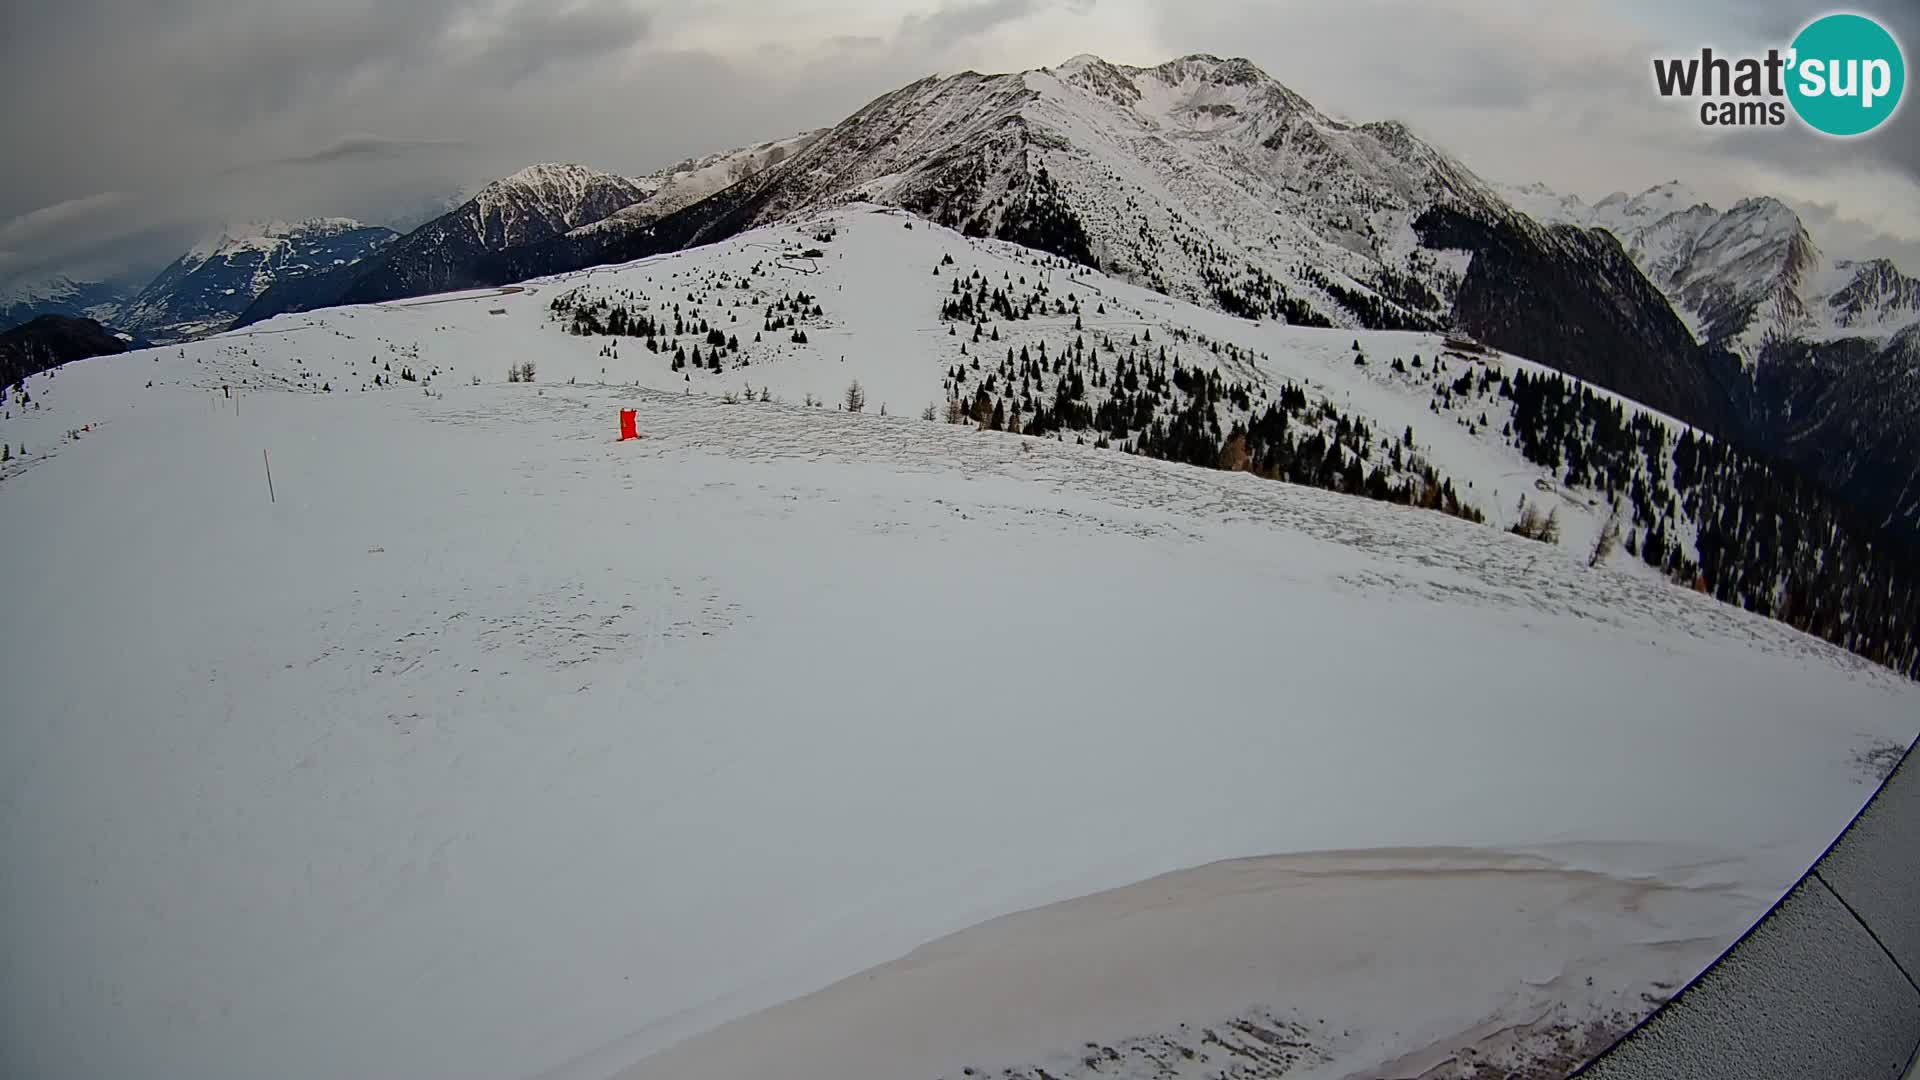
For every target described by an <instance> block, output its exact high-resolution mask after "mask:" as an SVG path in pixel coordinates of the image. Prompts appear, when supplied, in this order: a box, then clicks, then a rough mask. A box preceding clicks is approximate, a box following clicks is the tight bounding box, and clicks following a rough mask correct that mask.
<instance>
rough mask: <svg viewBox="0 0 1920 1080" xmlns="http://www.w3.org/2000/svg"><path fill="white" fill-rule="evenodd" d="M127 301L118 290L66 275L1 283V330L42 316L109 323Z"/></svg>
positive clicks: (116, 287)
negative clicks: (58, 316) (68, 317)
mask: <svg viewBox="0 0 1920 1080" xmlns="http://www.w3.org/2000/svg"><path fill="white" fill-rule="evenodd" d="M126 299H127V296H126V293H125V292H124V291H123V290H122V289H120V288H119V287H118V286H115V285H112V284H109V283H107V282H101V281H75V280H74V279H73V278H71V277H68V276H67V275H65V274H47V275H42V276H37V277H23V278H16V279H14V280H12V281H8V282H4V283H0V330H5V329H7V328H9V327H13V326H18V325H20V324H22V323H27V322H31V321H32V320H34V319H36V318H38V317H39V316H41V315H70V316H75V317H81V318H90V319H98V320H100V321H102V322H109V321H111V320H112V319H113V317H114V315H115V314H117V313H118V310H119V307H120V305H121V304H123V303H125V302H126Z"/></svg>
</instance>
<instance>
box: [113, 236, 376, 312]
mask: <svg viewBox="0 0 1920 1080" xmlns="http://www.w3.org/2000/svg"><path fill="white" fill-rule="evenodd" d="M393 238H394V234H393V232H392V231H390V230H388V229H382V228H379V227H377V226H370V225H363V224H361V223H360V222H357V221H354V220H351V219H349V218H315V219H313V220H309V221H299V222H284V221H275V222H266V223H256V224H249V225H244V226H228V227H227V228H226V229H224V230H222V231H221V232H219V233H218V234H216V235H213V236H210V237H208V238H207V239H206V240H204V241H203V242H201V243H199V244H197V245H195V246H194V247H193V249H192V250H190V251H188V252H187V253H186V254H184V255H182V256H180V258H178V259H176V260H174V262H173V263H172V264H171V265H169V266H168V267H167V268H166V269H164V270H162V271H161V272H160V274H159V275H158V276H157V277H155V278H154V279H153V281H152V282H151V283H149V284H148V285H147V287H146V288H144V289H142V290H141V291H140V295H138V296H137V297H135V298H134V299H133V300H131V301H130V302H128V303H127V305H126V306H125V307H124V308H122V309H121V311H120V313H119V321H120V324H121V325H124V326H125V327H126V328H127V329H129V330H133V331H136V332H138V333H140V334H142V335H144V336H146V337H148V338H150V339H153V340H158V341H173V340H180V339H184V338H190V337H197V336H200V335H203V334H208V333H213V332H217V331H220V330H224V329H226V328H227V327H228V326H230V325H232V324H233V321H234V319H235V318H236V317H237V316H238V315H239V314H240V313H241V312H242V311H245V310H246V308H247V307H248V305H250V304H252V303H253V301H254V300H255V299H256V298H258V297H259V296H260V295H261V294H262V293H265V292H266V291H267V290H268V289H270V288H273V287H275V286H286V285H288V284H289V283H293V282H297V281H301V280H304V279H307V278H311V277H317V276H320V275H324V274H327V273H330V272H333V271H335V270H337V269H338V268H340V267H343V266H347V265H350V264H352V263H355V262H357V261H359V260H360V259H363V258H365V257H366V256H367V255H368V254H369V253H371V252H373V251H376V250H378V249H379V248H380V247H381V246H382V245H384V244H386V243H388V242H389V241H391V240H392V239H393Z"/></svg>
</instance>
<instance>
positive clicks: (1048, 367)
mask: <svg viewBox="0 0 1920 1080" xmlns="http://www.w3.org/2000/svg"><path fill="white" fill-rule="evenodd" d="M1175 337H1176V339H1177V340H1179V341H1182V342H1185V341H1186V340H1188V335H1185V334H1176V335H1175ZM1202 344H1203V345H1205V346H1206V347H1207V348H1208V349H1210V350H1211V351H1213V352H1214V353H1215V354H1217V355H1218V354H1232V355H1234V356H1238V355H1240V351H1239V350H1237V349H1236V347H1234V346H1231V345H1225V344H1223V343H1219V342H1212V341H1203V342H1202ZM963 348H964V347H963ZM945 385H946V390H947V406H946V419H947V421H948V422H949V423H969V422H970V423H974V424H977V425H979V426H980V427H982V428H984V429H986V430H993V431H1008V432H1013V433H1015V434H1021V435H1028V436H1037V437H1048V436H1052V437H1064V436H1065V435H1066V434H1067V433H1069V432H1071V433H1072V434H1073V435H1074V437H1075V439H1076V441H1078V442H1081V443H1086V442H1089V441H1091V442H1092V444H1093V445H1095V446H1097V447H1102V448H1106V447H1117V448H1119V449H1121V450H1123V451H1126V452H1128V453H1136V454H1140V455H1143V456H1147V457H1154V458H1160V459H1162V460H1167V461H1178V462H1182V463H1185V464H1190V465H1199V466H1204V467H1206V468H1217V469H1231V470H1241V471H1246V472H1251V473H1254V474H1255V475H1258V476H1263V477H1267V478H1269V479H1276V480H1287V481H1291V482H1294V483H1299V484H1306V485H1310V486H1314V487H1322V488H1328V489H1331V490H1335V491H1343V492H1348V493H1351V494H1355V495H1362V496H1366V497H1369V498H1374V499H1379V500H1382V501H1390V502H1397V503H1401V504H1403V505H1411V506H1419V507H1424V508H1427V509H1433V510H1438V511H1441V512H1443V513H1449V514H1453V515H1455V516H1458V517H1462V518H1465V519H1467V520H1471V521H1484V520H1485V517H1484V515H1483V514H1482V513H1481V512H1480V511H1479V510H1478V509H1477V508H1475V507H1473V506H1471V505H1470V504H1468V503H1466V502H1465V501H1464V500H1463V499H1461V497H1460V493H1459V492H1458V491H1457V490H1456V489H1455V488H1454V486H1453V483H1452V481H1451V480H1449V479H1447V478H1445V477H1442V476H1440V475H1439V473H1438V472H1437V470H1435V469H1434V468H1433V467H1432V466H1431V465H1430V464H1428V463H1427V462H1426V461H1425V460H1423V459H1422V458H1421V457H1420V456H1419V455H1418V454H1417V453H1416V451H1415V449H1414V444H1413V432H1412V429H1411V428H1409V429H1408V430H1407V432H1406V434H1405V436H1404V437H1403V438H1402V439H1400V440H1397V441H1396V440H1391V439H1386V438H1382V437H1379V436H1378V435H1376V434H1375V433H1374V432H1373V430H1372V429H1371V427H1370V426H1369V425H1368V424H1367V423H1366V421H1365V420H1364V419H1360V418H1354V417H1349V416H1346V415H1345V414H1343V413H1341V412H1340V410H1339V409H1338V408H1336V407H1335V406H1334V405H1333V404H1332V403H1330V402H1327V401H1318V402H1310V401H1309V399H1308V397H1307V395H1306V392H1305V390H1304V389H1302V388H1301V387H1299V386H1295V385H1291V384H1290V385H1288V386H1286V387H1283V388H1282V389H1281V390H1280V392H1279V397H1278V399H1277V400H1268V399H1267V392H1266V390H1265V389H1264V388H1261V387H1256V386H1254V385H1253V384H1251V383H1248V382H1245V381H1236V380H1229V379H1227V378H1226V377H1225V376H1223V375H1222V374H1221V372H1220V368H1219V366H1217V365H1213V366H1204V367H1203V366H1200V365H1198V364H1190V363H1188V362H1186V361H1185V360H1184V359H1183V358H1181V357H1179V356H1177V355H1174V354H1173V353H1172V352H1171V351H1170V349H1169V347H1168V345H1167V344H1165V343H1162V344H1159V345H1158V346H1155V345H1154V344H1153V341H1152V332H1151V331H1150V330H1149V331H1147V332H1146V333H1145V334H1144V335H1143V336H1135V337H1133V338H1131V339H1130V340H1129V341H1128V342H1127V343H1126V344H1125V345H1124V346H1121V345H1119V344H1118V343H1116V342H1114V341H1112V340H1111V339H1110V338H1107V339H1103V340H1101V341H1100V342H1099V343H1097V344H1094V343H1090V342H1089V340H1088V338H1087V336H1086V335H1085V334H1084V333H1081V334H1075V335H1073V337H1072V338H1070V339H1069V340H1068V342H1067V344H1066V345H1065V346H1063V347H1061V348H1059V349H1053V350H1050V349H1049V348H1048V347H1047V344H1046V343H1045V342H1044V341H1041V342H1039V343H1037V345H1036V346H1027V345H1023V346H1020V347H1019V348H1017V349H1016V348H1013V347H1008V349H1007V352H1006V356H1005V358H1004V359H1002V360H1000V361H999V362H998V363H997V364H994V365H993V366H990V367H988V366H984V365H983V364H982V362H981V359H980V358H979V357H978V356H974V357H973V358H972V359H971V360H970V362H969V363H967V364H957V365H954V366H953V367H951V368H949V369H948V372H947V378H946V381H945ZM934 413H935V410H933V409H932V408H931V407H930V408H929V409H928V410H927V412H926V413H924V414H923V415H924V416H927V417H928V418H932V416H933V415H934Z"/></svg>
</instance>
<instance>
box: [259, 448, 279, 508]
mask: <svg viewBox="0 0 1920 1080" xmlns="http://www.w3.org/2000/svg"><path fill="white" fill-rule="evenodd" d="M260 462H261V464H263V465H265V466H266V467H267V501H268V502H270V503H272V502H279V501H280V500H278V499H276V498H274V496H273V462H272V461H271V460H269V459H268V457H267V451H266V450H265V448H262V449H261V451H260Z"/></svg>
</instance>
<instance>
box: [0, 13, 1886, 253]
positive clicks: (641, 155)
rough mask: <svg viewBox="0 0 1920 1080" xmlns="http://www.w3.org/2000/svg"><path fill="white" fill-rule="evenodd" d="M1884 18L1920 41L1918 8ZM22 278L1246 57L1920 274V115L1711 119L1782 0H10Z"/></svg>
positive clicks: (5, 52) (1474, 162)
mask: <svg viewBox="0 0 1920 1080" xmlns="http://www.w3.org/2000/svg"><path fill="white" fill-rule="evenodd" d="M1880 3H1881V7H1880V8H1879V9H1875V8H1874V7H1872V6H1867V7H1864V8H1861V9H1860V10H1863V11H1866V12H1868V13H1870V14H1874V15H1876V16H1878V17H1880V18H1881V19H1882V20H1883V22H1885V23H1886V24H1888V25H1889V26H1891V27H1893V28H1894V30H1895V33H1896V34H1898V35H1899V36H1900V37H1901V38H1902V40H1903V42H1905V43H1907V47H1908V50H1909V52H1910V53H1915V52H1920V49H1916V47H1915V46H1914V45H1913V43H1914V42H1917V41H1920V5H1917V4H1915V3H1914V2H1913V0H1880ZM7 8H8V14H7V17H6V33H5V34H4V35H0V100H4V101H6V102H7V105H8V107H7V108H6V109H5V110H0V145H4V146H5V147H6V159H7V165H6V168H5V169H4V170H0V279H4V278H7V277H18V276H22V275H28V274H38V273H44V272H47V271H50V270H68V271H70V272H74V273H75V274H76V276H81V275H85V276H101V275H105V274H109V273H116V272H123V273H131V272H136V271H140V272H150V271H151V270H153V269H156V268H157V263H160V262H164V261H166V259H168V258H170V257H171V256H172V255H173V254H176V253H177V252H178V251H179V250H181V249H183V248H184V247H185V246H186V245H187V244H189V243H191V242H192V241H193V240H195V239H197V238H198V237H199V236H200V235H201V234H203V233H204V232H205V231H206V230H207V229H209V228H212V227H217V225H218V224H219V223H220V222H223V221H241V220H250V219H271V218H285V219H293V218H304V217H311V216H318V215H334V214H339V215H347V216H355V217H360V218H363V219H366V220H374V221H385V220H390V219H394V218H397V217H402V216H406V215H408V214H410V213H414V212H416V211H419V210H420V208H422V207H425V206H428V205H431V204H432V203H433V201H434V200H435V199H438V198H444V197H445V196H446V195H447V194H449V193H450V192H453V191H457V190H465V189H471V188H473V187H476V186H478V185H479V184H480V183H482V182H484V181H485V180H487V179H489V178H491V177H494V176H498V175H503V174H505V173H508V172H511V171H513V170H515V169H517V168H519V167H520V166H522V165H525V164H529V163H531V162H535V161H578V162H582V163H584V164H589V165H594V166H597V167H600V168H604V169H608V170H611V171H616V172H628V173H638V172H646V171H650V170H652V169H656V168H660V167H663V166H665V165H668V164H671V163H672V162H674V161H677V160H680V159H682V158H685V157H688V156H691V155H696V154H702V153H707V152H711V151H715V150H721V149H726V148H729V147H732V146H736V145H740V144H743V143H749V142H756V141H759V140H762V139H768V138H774V137H778V136H782V135H787V134H791V133H793V132H796V131H800V130H804V129H807V128H812V127H820V126H825V125H828V124H831V123H834V122H836V121H838V120H840V119H841V118H843V117H844V116H845V115H847V114H848V113H850V112H852V111H853V110H854V109H856V108H858V107H859V106H860V105H862V104H864V103H865V102H867V101H868V100H871V99H872V98H873V97H875V96H877V95H879V94H881V93H884V92H886V91H888V90H891V89H894V88H896V87H898V86H900V85H903V84H904V83H907V82H909V81H912V80H913V79H916V78H919V77H921V76H923V75H926V74H930V73H934V72H953V71H959V70H963V69H966V68H973V69H976V70H980V71H1013V70H1021V69H1025V68H1031V67H1038V66H1045V65H1050V64H1055V63H1058V62H1060V61H1062V60H1065V59H1067V58H1068V57H1069V56H1072V55H1074V54H1076V53H1081V52H1092V53H1098V54H1100V55H1102V56H1105V57H1107V58H1108V59H1111V60H1114V61H1117V62H1121V63H1132V64H1142V65H1145V64H1153V63H1158V62H1160V61H1162V60H1166V59H1170V58H1172V57H1174V56H1178V55H1182V54H1186V53H1192V52H1210V53H1215V54H1218V55H1221V56H1245V57H1247V58H1249V59H1251V60H1253V61H1254V62H1255V63H1256V64H1258V65H1259V66H1260V67H1262V68H1263V69H1265V70H1266V71H1267V72H1268V73H1269V74H1271V75H1272V76H1274V77H1275V78H1277V79H1279V80H1280V81H1281V82H1283V83H1286V84H1287V85H1288V86H1290V87H1292V88H1293V89H1294V90H1296V91H1298V92H1300V93H1301V94H1303V95H1305V96H1306V97H1307V98H1308V99H1310V100H1312V101H1313V102H1314V103H1315V104H1316V105H1318V106H1319V107H1320V108H1321V109H1322V110H1324V111H1326V112H1329V113H1332V114H1335V115H1339V116H1345V117H1348V118H1352V119H1360V120H1370V119H1388V118H1392V119H1399V120H1403V121H1405V122H1406V123H1408V124H1409V125H1411V126H1412V127H1413V128H1414V129H1415V130H1416V131H1417V132H1419V133H1420V134H1422V135H1423V136H1425V137H1426V138H1428V139H1429V141H1432V142H1434V143H1436V144H1438V145H1440V146H1441V147H1443V148H1444V149H1446V150H1448V151H1450V152H1452V153H1453V154H1454V155H1455V156H1457V157H1459V158H1460V159H1461V160H1463V161H1464V162H1465V163H1466V164H1467V165H1468V166H1469V167H1471V168H1473V169H1474V170H1475V171H1477V172H1479V173H1480V174H1482V175H1483V176H1486V177H1488V178H1490V179H1494V180H1502V181H1510V182H1521V181H1529V180H1541V181H1544V182H1546V183H1547V184H1549V185H1551V186H1553V187H1555V188H1558V189H1561V190H1565V191H1571V192H1574V193H1577V194H1579V195H1581V196H1583V197H1586V198H1588V199H1593V198H1598V197H1600V196H1603V195H1605V194H1607V193H1608V192H1609V191H1612V190H1616V189H1626V190H1633V191H1637V190H1640V189H1643V188H1646V187H1649V186H1651V185H1653V184H1655V183H1659V182H1662V181H1665V180H1670V179H1676V178H1677V179H1682V180H1684V181H1686V182H1687V183H1688V184H1690V185H1692V186H1693V187H1694V188H1695V189H1696V190H1698V191H1700V192H1701V193H1702V194H1703V195H1705V196H1706V197H1708V198H1711V199H1714V200H1716V201H1720V202H1722V203H1724V202H1727V201H1731V200H1732V199H1734V198H1737V197H1739V196H1741V195H1743V194H1750V193H1767V194H1775V195H1779V196H1781V197H1784V198H1786V199H1788V200H1789V201H1790V202H1792V203H1794V205H1795V206H1796V207H1797V208H1799V209H1800V210H1801V211H1802V212H1803V214H1804V215H1805V216H1806V218H1807V221H1808V225H1809V227H1810V228H1811V229H1812V230H1813V231H1814V235H1815V238H1816V240H1817V241H1818V242H1819V243H1820V244H1821V245H1822V247H1823V248H1825V249H1827V250H1828V251H1829V252H1831V253H1834V254H1890V255H1893V256H1894V257H1895V258H1898V259H1900V260H1901V261H1902V262H1903V263H1904V264H1905V265H1906V268H1907V269H1908V270H1909V271H1910V272H1916V273H1920V110H1917V109H1916V108H1914V107H1913V106H1912V105H1911V103H1910V104H1909V105H1908V107H1906V108H1903V110H1902V112H1901V113H1900V115H1899V116H1897V117H1896V118H1895V119H1894V120H1893V121H1892V122H1891V123H1890V124H1888V125H1886V126H1885V127H1883V128H1882V129H1881V131H1879V132H1877V133H1875V134H1874V135H1873V136H1870V137H1868V138H1866V139H1864V140H1855V141H1852V142H1840V141H1832V140H1826V139H1822V138H1820V137H1818V136H1815V135H1812V134H1809V133H1806V132H1804V131H1801V130H1799V129H1797V128H1795V129H1788V130H1777V129H1776V130H1762V131H1753V132H1749V133H1748V134H1746V135H1744V136H1735V137H1725V136H1721V137H1715V136H1714V135H1713V134H1711V133H1710V132H1708V131H1707V130H1706V129H1703V128H1702V127H1701V126H1700V124H1699V122H1698V119H1697V117H1696V115H1695V114H1694V112H1693V111H1692V110H1691V109H1689V108H1688V107H1686V106H1684V105H1676V104H1674V103H1671V102H1665V101H1662V100H1660V99H1658V98H1657V97H1655V96H1654V95H1653V94H1652V92H1651V90H1650V86H1651V75H1650V65H1649V60H1650V58H1651V57H1652V56H1654V55H1656V54H1665V55H1673V54H1685V53H1688V52H1697V51H1698V49H1699V48H1700V46H1701V45H1703V44H1712V45H1714V46H1716V48H1721V49H1728V50H1737V49H1754V50H1758V49H1763V48H1765V47H1766V46H1768V45H1775V44H1778V45H1785V44H1786V41H1787V40H1788V38H1790V36H1791V35H1792V33H1793V31H1794V30H1795V29H1796V28H1797V27H1798V26H1799V25H1801V24H1802V23H1804V22H1805V21H1806V20H1807V19H1808V18H1809V17H1810V16H1812V15H1814V14H1816V13H1818V12H1819V11H1822V10H1825V8H1824V7H1819V6H1809V5H1805V4H1798V3H1788V2H1785V0H1688V2H1686V3H1682V2H1679V0H1553V2H1551V3H1542V2H1540V0H780V2H778V3H775V2H770V0H11V2H10V3H8V4H7ZM1916 93H1920V91H1916Z"/></svg>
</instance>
